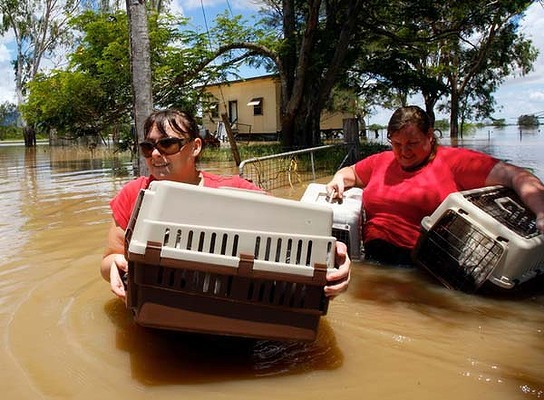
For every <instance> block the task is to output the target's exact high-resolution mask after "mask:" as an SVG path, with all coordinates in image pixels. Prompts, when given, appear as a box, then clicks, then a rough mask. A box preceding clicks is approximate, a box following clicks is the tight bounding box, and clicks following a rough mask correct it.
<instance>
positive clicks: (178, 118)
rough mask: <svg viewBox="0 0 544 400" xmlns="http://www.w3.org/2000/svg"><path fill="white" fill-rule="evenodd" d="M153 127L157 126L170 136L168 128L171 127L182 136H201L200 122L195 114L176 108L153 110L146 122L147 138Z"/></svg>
mask: <svg viewBox="0 0 544 400" xmlns="http://www.w3.org/2000/svg"><path fill="white" fill-rule="evenodd" d="M153 127H157V129H158V130H159V132H160V133H161V135H163V136H168V134H167V133H166V129H167V127H170V128H172V130H173V131H174V132H176V133H177V134H178V135H180V136H181V137H187V136H188V137H190V138H191V139H196V138H198V137H200V134H199V128H198V124H197V122H196V120H195V119H194V118H193V116H192V115H189V114H187V113H186V112H184V111H179V110H175V109H168V110H158V111H154V112H152V113H151V114H150V115H149V117H147V119H146V120H145V122H144V137H145V138H147V137H148V136H149V134H150V132H151V130H152V129H153Z"/></svg>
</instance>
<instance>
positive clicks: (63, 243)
mask: <svg viewBox="0 0 544 400" xmlns="http://www.w3.org/2000/svg"><path fill="white" fill-rule="evenodd" d="M540 154H542V153H540ZM203 168H205V169H208V170H211V171H213V172H219V173H235V172H236V170H235V169H234V168H232V167H231V166H228V165H227V166H225V165H223V166H218V165H203ZM130 173H131V170H130V167H129V163H128V160H127V159H116V160H114V159H112V158H111V157H105V156H104V155H96V154H95V155H93V156H91V154H90V153H89V151H87V150H67V149H52V148H49V147H48V146H38V148H37V150H25V149H24V148H23V147H20V146H0V184H1V185H0V329H1V330H0V332H1V337H0V372H1V373H0V388H1V389H0V390H1V391H2V393H1V394H0V398H1V399H8V400H12V399H13V400H25V399H119V398H122V399H131V400H132V399H134V400H136V399H151V398H152V399H172V398H185V399H218V400H221V399H236V400H242V399H256V398H267V399H274V400H275V399H278V400H280V399H281V400H286V399H297V400H303V399H367V400H374V399H495V400H497V399H509V400H510V399H533V398H541V397H544V289H543V288H544V286H543V282H544V280H542V279H541V280H539V281H534V282H532V284H530V285H527V286H526V287H525V288H523V290H522V291H520V292H516V293H512V294H508V295H497V294H495V295H491V294H487V295H478V296H476V295H466V294H463V293H459V292H454V291H450V290H447V289H445V288H443V287H442V286H440V285H439V284H437V283H436V282H435V281H434V280H433V279H431V278H430V277H429V276H428V275H427V274H425V273H424V272H423V271H418V270H416V269H399V268H386V267H377V266H372V265H364V264H362V263H354V265H353V279H352V283H351V285H350V288H349V291H348V292H347V293H346V294H344V295H342V296H340V297H339V298H337V299H336V300H334V301H333V302H332V303H331V305H330V307H329V312H328V314H327V315H326V316H325V317H323V318H322V319H321V325H320V328H319V335H318V338H317V340H316V341H315V342H314V343H296V342H294V343H280V342H272V341H253V340H243V339H235V338H223V337H209V336H202V335H190V334H183V333H173V332H166V331H157V330H150V329H144V328H141V327H138V326H135V325H134V323H133V322H132V320H131V317H130V314H129V313H128V312H127V311H126V309H125V307H124V305H123V303H122V302H120V301H118V300H116V299H115V298H114V296H113V295H112V294H111V292H110V290H109V287H108V285H107V283H106V282H105V281H103V280H102V278H101V277H100V275H99V262H100V258H101V254H102V250H103V246H104V243H105V236H106V231H107V228H108V226H109V223H110V218H111V217H110V214H109V208H108V201H109V199H110V198H111V197H112V196H113V195H114V194H115V193H116V192H117V191H118V190H119V188H120V187H121V186H122V185H123V184H124V183H125V182H126V181H127V180H129V179H130ZM303 191H304V187H303V186H301V187H300V188H297V189H296V190H294V191H287V190H284V191H283V192H282V191H278V192H276V193H275V194H276V195H280V196H286V197H292V198H297V199H298V198H300V196H301V195H302V193H303Z"/></svg>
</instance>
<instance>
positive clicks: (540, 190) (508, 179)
mask: <svg viewBox="0 0 544 400" xmlns="http://www.w3.org/2000/svg"><path fill="white" fill-rule="evenodd" d="M485 183H486V185H489V186H491V185H503V186H507V187H510V188H512V189H514V190H515V191H516V193H517V194H518V196H519V197H520V199H521V200H522V201H523V202H524V203H525V205H526V206H527V207H529V208H530V209H531V211H533V212H534V213H535V215H536V227H537V229H538V230H539V231H540V232H542V233H544V184H543V183H542V181H541V180H540V179H538V178H537V177H536V176H535V175H533V174H532V173H530V172H529V171H527V170H526V169H524V168H520V167H517V166H515V165H512V164H509V163H505V162H503V161H499V162H498V163H497V164H496V165H495V166H494V167H493V169H492V170H491V171H490V172H489V175H488V176H487V179H486V182H485Z"/></svg>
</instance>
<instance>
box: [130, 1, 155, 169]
mask: <svg viewBox="0 0 544 400" xmlns="http://www.w3.org/2000/svg"><path fill="white" fill-rule="evenodd" d="M126 3H127V13H128V21H129V39H130V40H129V41H130V65H131V72H132V93H133V99H134V100H133V113H134V115H133V116H134V127H135V138H134V140H135V141H136V142H140V141H142V140H143V138H144V122H145V119H146V118H147V117H148V116H149V114H151V112H152V111H153V94H152V89H151V60H150V58H151V57H150V46H149V31H148V27H147V10H146V5H145V1H144V0H126ZM134 163H135V165H134V168H135V171H136V173H137V174H138V175H147V173H148V171H147V167H146V164H145V161H144V158H143V157H142V156H141V155H139V156H138V157H135V159H134Z"/></svg>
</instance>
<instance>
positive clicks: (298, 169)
mask: <svg viewBox="0 0 544 400" xmlns="http://www.w3.org/2000/svg"><path fill="white" fill-rule="evenodd" d="M352 152H353V145H350V144H346V143H339V144H331V145H326V146H319V147H312V148H309V149H303V150H295V151H289V152H285V153H280V154H273V155H270V156H263V157H255V158H250V159H247V160H244V161H242V163H241V164H240V166H239V170H240V176H242V177H243V178H245V179H249V180H251V181H252V182H253V183H255V184H256V185H258V186H259V187H261V188H262V189H264V190H267V191H268V190H272V189H275V188H279V187H283V186H287V185H289V186H291V187H293V186H294V185H297V184H301V183H302V182H307V181H312V180H316V179H317V178H321V177H324V176H327V175H332V174H334V172H336V171H337V170H338V169H339V168H341V167H343V166H344V165H345V164H346V162H348V161H350V160H349V157H350V155H351V153H352Z"/></svg>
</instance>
